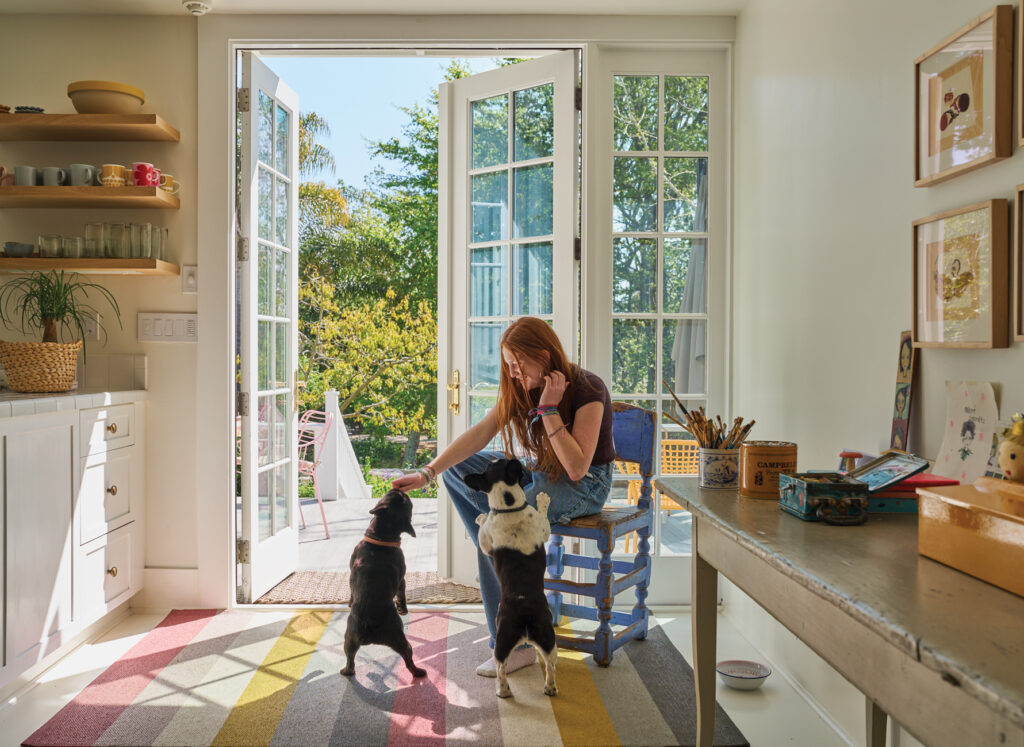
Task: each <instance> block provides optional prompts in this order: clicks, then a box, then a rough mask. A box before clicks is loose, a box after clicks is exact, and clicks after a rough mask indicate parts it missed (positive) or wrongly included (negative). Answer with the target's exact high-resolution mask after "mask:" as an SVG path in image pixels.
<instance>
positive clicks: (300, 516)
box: [299, 497, 306, 529]
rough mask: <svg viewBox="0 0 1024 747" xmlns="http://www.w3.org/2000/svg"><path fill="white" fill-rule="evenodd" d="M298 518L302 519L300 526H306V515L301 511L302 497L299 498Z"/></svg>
mask: <svg viewBox="0 0 1024 747" xmlns="http://www.w3.org/2000/svg"><path fill="white" fill-rule="evenodd" d="M299 518H300V519H301V520H302V528H303V529H305V528H306V515H305V514H304V513H302V498H301V497H300V498H299Z"/></svg>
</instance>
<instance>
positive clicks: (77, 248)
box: [60, 236, 82, 258]
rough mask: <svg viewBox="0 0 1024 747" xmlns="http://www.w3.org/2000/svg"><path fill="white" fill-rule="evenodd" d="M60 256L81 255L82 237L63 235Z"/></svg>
mask: <svg viewBox="0 0 1024 747" xmlns="http://www.w3.org/2000/svg"><path fill="white" fill-rule="evenodd" d="M60 253H61V256H62V257H75V258H77V257H81V256H82V237H81V236H65V237H64V238H63V239H61V252H60Z"/></svg>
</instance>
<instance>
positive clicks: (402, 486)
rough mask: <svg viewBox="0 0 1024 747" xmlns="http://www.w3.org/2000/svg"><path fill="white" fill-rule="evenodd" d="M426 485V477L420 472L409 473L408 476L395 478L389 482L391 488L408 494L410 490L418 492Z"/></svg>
mask: <svg viewBox="0 0 1024 747" xmlns="http://www.w3.org/2000/svg"><path fill="white" fill-rule="evenodd" d="M426 484H427V476H426V475H424V474H423V473H422V472H410V473H409V474H408V475H402V476H401V477H396V478H395V479H394V480H392V481H391V487H392V488H394V489H396V490H401V491H402V492H403V493H408V492H410V491H412V490H419V489H420V488H422V487H423V486H424V485H426Z"/></svg>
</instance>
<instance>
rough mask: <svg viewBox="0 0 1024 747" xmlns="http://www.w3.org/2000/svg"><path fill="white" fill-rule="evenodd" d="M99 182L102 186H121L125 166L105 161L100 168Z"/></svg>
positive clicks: (123, 182) (123, 180)
mask: <svg viewBox="0 0 1024 747" xmlns="http://www.w3.org/2000/svg"><path fill="white" fill-rule="evenodd" d="M100 183H101V184H102V185H103V186H104V187H123V186H124V184H125V168H124V166H122V165H121V164H119V163H105V164H103V166H102V167H101V168H100Z"/></svg>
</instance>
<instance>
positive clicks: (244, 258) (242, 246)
mask: <svg viewBox="0 0 1024 747" xmlns="http://www.w3.org/2000/svg"><path fill="white" fill-rule="evenodd" d="M235 244H236V246H237V247H238V261H239V262H248V261H249V239H247V238H245V236H239V237H237V240H236V241H235Z"/></svg>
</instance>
